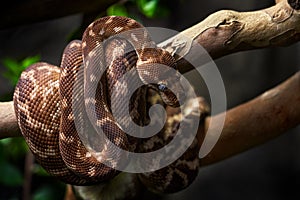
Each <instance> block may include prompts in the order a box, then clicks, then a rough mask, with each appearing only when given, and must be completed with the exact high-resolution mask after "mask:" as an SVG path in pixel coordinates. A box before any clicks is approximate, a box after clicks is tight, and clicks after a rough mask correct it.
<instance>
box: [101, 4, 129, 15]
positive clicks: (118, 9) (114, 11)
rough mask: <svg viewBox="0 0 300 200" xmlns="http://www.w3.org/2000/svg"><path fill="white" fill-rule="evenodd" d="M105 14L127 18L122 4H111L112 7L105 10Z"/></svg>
mask: <svg viewBox="0 0 300 200" xmlns="http://www.w3.org/2000/svg"><path fill="white" fill-rule="evenodd" d="M106 12H107V15H114V16H127V17H128V12H127V9H126V7H125V6H124V5H122V4H113V5H112V6H110V7H108V8H107V10H106Z"/></svg>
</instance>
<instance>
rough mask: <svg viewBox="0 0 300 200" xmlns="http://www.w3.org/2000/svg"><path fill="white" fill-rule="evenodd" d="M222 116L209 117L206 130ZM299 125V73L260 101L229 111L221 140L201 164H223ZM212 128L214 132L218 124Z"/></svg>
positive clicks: (257, 99) (266, 94)
mask: <svg viewBox="0 0 300 200" xmlns="http://www.w3.org/2000/svg"><path fill="white" fill-rule="evenodd" d="M222 114H223V113H222ZM222 114H220V115H222ZM220 115H216V116H212V117H207V118H206V121H205V129H206V130H207V128H208V126H209V122H210V120H211V118H218V117H220ZM299 124H300V72H298V73H296V74H295V75H293V76H292V77H290V78H289V79H288V80H286V81H285V82H283V83H281V84H280V85H278V86H277V87H275V88H273V89H271V90H268V91H266V92H264V93H263V94H262V95H260V96H258V97H257V98H255V99H253V100H251V101H249V102H247V103H245V104H242V105H240V106H237V107H235V108H233V109H231V110H229V111H227V113H226V118H225V125H224V128H223V129H222V134H221V137H220V138H219V140H218V142H217V144H216V145H215V147H214V148H213V150H212V151H211V152H210V153H209V154H208V155H207V156H206V157H204V158H203V159H202V162H201V163H202V165H208V164H212V163H214V162H217V161H221V160H223V159H225V158H227V157H230V156H231V155H235V154H238V153H240V152H243V151H245V150H248V149H250V148H251V147H254V146H257V145H259V144H262V143H264V142H267V141H269V140H270V139H273V138H275V137H277V136H278V135H280V134H282V133H284V132H286V131H287V130H289V129H290V128H293V127H295V126H297V125H299ZM212 126H213V127H212V128H213V129H214V126H215V127H216V126H218V124H212ZM200 134H201V133H200Z"/></svg>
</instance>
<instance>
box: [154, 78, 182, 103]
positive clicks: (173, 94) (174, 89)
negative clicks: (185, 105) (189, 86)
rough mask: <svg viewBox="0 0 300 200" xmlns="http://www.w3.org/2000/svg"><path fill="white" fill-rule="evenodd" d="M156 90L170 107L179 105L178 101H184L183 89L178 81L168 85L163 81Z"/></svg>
mask: <svg viewBox="0 0 300 200" xmlns="http://www.w3.org/2000/svg"><path fill="white" fill-rule="evenodd" d="M157 90H158V91H159V93H160V96H161V98H162V99H163V101H164V102H165V103H166V104H167V105H169V106H172V107H178V106H180V102H184V100H185V98H186V95H185V91H184V89H183V88H182V86H181V84H180V82H177V83H173V84H172V86H170V87H168V86H167V85H166V84H164V83H159V84H158V86H157Z"/></svg>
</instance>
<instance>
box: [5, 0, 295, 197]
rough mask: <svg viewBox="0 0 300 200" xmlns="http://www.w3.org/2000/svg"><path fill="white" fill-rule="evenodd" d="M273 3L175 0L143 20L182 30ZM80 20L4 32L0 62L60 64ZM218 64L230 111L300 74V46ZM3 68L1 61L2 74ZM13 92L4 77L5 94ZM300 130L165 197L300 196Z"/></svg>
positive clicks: (240, 55) (213, 169) (256, 52)
mask: <svg viewBox="0 0 300 200" xmlns="http://www.w3.org/2000/svg"><path fill="white" fill-rule="evenodd" d="M272 4H273V1H271V0H265V1H261V0H247V1H238V0H231V1H228V0H210V1H205V2H203V1H197V0H190V1H187V0H186V1H174V3H173V4H172V5H170V7H171V9H172V13H171V15H170V16H169V17H167V18H164V19H153V20H152V19H151V20H149V19H144V21H143V23H144V25H145V26H160V27H165V28H170V29H174V30H177V31H181V30H184V29H185V28H188V27H190V26H191V25H193V24H195V23H197V22H199V21H201V20H203V19H204V18H205V17H207V16H208V15H209V14H211V13H213V12H215V11H218V10H221V9H233V10H237V11H251V10H257V9H260V8H265V7H268V6H270V5H272ZM32 12H34V11H32ZM81 20H82V15H81V14H77V15H72V16H68V17H64V18H59V19H55V20H50V21H45V22H41V23H35V24H31V25H24V26H19V27H14V28H10V29H5V30H0V45H1V46H0V60H2V59H3V58H5V57H13V58H23V57H27V56H32V55H35V54H40V55H41V57H42V60H43V61H46V62H49V63H52V64H56V65H59V63H60V60H61V55H62V51H63V49H64V47H65V46H66V45H67V37H68V35H70V34H71V32H72V31H74V30H75V29H76V28H77V27H78V26H79V25H80V23H81ZM216 64H217V66H218V68H219V70H220V73H221V75H222V78H223V80H224V84H225V88H226V92H227V103H228V109H229V108H232V107H234V106H236V105H238V104H240V103H243V102H246V101H248V100H250V99H252V98H254V97H255V96H257V95H259V94H261V93H262V92H263V91H265V90H267V89H269V88H271V87H274V86H275V85H277V84H279V83H280V82H282V81H283V80H285V79H287V78H288V77H289V76H291V75H292V74H293V73H295V72H297V71H298V70H299V68H300V45H299V44H294V45H291V46H289V47H284V48H272V49H263V50H253V51H247V52H240V53H236V54H233V55H229V56H226V57H224V58H220V59H218V60H216ZM3 71H4V67H3V66H2V64H0V73H2V72H3ZM12 90H13V88H12V87H11V86H9V84H8V82H7V80H6V79H4V78H2V77H1V76H0V96H1V95H5V94H7V93H9V92H11V91H12ZM299 92H300V91H299ZM274 117H276V116H274ZM299 131H300V127H299V126H298V128H295V129H292V130H290V131H289V132H287V133H286V134H284V135H282V136H280V137H278V138H276V139H274V140H272V141H269V142H268V143H266V144H263V145H261V146H259V147H256V148H253V149H251V150H249V151H247V152H244V153H241V154H239V155H236V156H234V157H232V158H229V159H227V160H224V161H222V162H219V163H216V164H213V165H211V166H207V167H203V168H201V170H200V173H199V176H198V178H197V180H196V181H195V182H194V183H193V184H192V185H191V186H190V187H189V188H188V189H186V190H185V191H183V192H180V193H178V194H174V195H170V196H168V197H166V199H174V200H177V199H209V200H210V199H245V200H246V199H249V200H250V199H251V200H253V199H273V200H276V199H299V198H300V190H299V186H300V181H299V180H298V178H300V159H299V158H298V156H299V152H300V137H299V135H298V134H297V133H299ZM0 191H1V189H0ZM1 192H5V191H1Z"/></svg>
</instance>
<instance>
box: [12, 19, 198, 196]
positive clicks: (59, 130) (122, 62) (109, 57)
mask: <svg viewBox="0 0 300 200" xmlns="http://www.w3.org/2000/svg"><path fill="white" fill-rule="evenodd" d="M128 30H138V31H136V32H129V33H130V34H128V35H126V37H123V38H122V37H120V38H118V37H116V38H113V39H112V40H111V41H109V42H106V43H104V41H105V40H106V39H109V38H110V37H111V36H114V35H117V34H119V33H126V31H128ZM141 41H142V42H141ZM126 49H133V50H134V51H129V52H128V51H127V52H126ZM104 58H105V59H104ZM105 63H106V64H105ZM157 63H159V64H162V65H167V66H169V67H170V68H173V69H175V68H176V64H175V60H174V58H173V57H172V56H171V55H170V54H169V53H168V52H167V51H164V50H162V49H158V48H156V46H155V44H154V43H153V42H152V41H151V39H150V37H149V35H148V33H147V31H146V30H145V29H143V27H142V26H141V25H140V24H139V23H137V22H136V21H134V20H132V19H129V18H125V17H104V18H101V19H98V20H96V21H95V22H93V23H92V24H91V25H90V26H89V27H88V28H87V29H86V30H85V32H84V35H83V39H82V41H72V42H71V43H70V44H69V45H68V46H67V47H66V48H65V51H64V53H63V57H62V62H61V68H58V67H56V66H53V65H50V64H48V63H36V64H34V65H32V66H30V67H29V68H27V69H26V70H25V71H24V72H23V73H22V75H21V77H20V79H19V82H18V84H17V86H16V89H15V93H14V104H15V112H16V116H17V119H18V123H19V126H20V129H21V131H22V134H23V135H24V138H25V139H26V142H27V143H28V146H29V148H30V149H31V151H32V152H33V154H34V155H35V157H36V159H37V161H38V162H39V163H40V164H41V165H42V166H43V167H44V168H45V169H46V170H47V171H48V172H49V173H50V174H51V175H53V176H56V177H58V178H59V179H60V180H62V181H64V182H66V183H70V184H73V185H91V184H96V183H99V182H105V181H107V180H109V179H112V178H113V177H114V176H116V175H117V174H118V173H119V171H118V170H116V169H114V168H111V167H109V166H107V165H105V164H103V163H102V162H101V161H103V160H106V161H107V162H110V164H111V166H114V165H118V160H119V159H121V158H122V157H123V156H124V155H123V154H121V153H120V152H118V151H115V150H111V149H109V148H107V146H105V143H104V146H101V145H100V147H97V148H98V149H99V154H93V153H91V152H90V151H89V150H88V149H87V148H86V147H85V146H84V145H83V143H82V141H81V138H80V137H79V135H78V127H76V121H77V122H79V123H85V125H84V127H88V130H91V128H92V129H93V128H94V129H97V128H99V129H102V130H103V131H104V133H105V134H106V136H107V138H108V139H109V140H110V141H111V142H112V143H113V144H114V145H117V146H118V147H120V148H122V149H124V150H127V151H136V152H147V151H151V150H153V149H158V148H160V147H161V146H162V145H164V144H165V143H168V142H169V141H170V140H171V139H172V137H173V134H174V132H176V131H175V130H176V128H177V127H178V124H179V123H180V122H179V119H178V116H177V114H176V116H175V115H173V116H171V117H168V120H167V122H166V124H165V125H164V128H163V129H162V130H161V131H160V134H157V135H156V136H153V137H151V138H150V139H144V140H141V141H137V140H136V139H134V138H133V137H129V136H127V135H126V133H124V132H123V131H122V129H121V128H120V127H119V126H118V125H117V124H116V123H115V121H114V117H113V115H112V113H111V108H110V106H111V105H110V97H111V96H112V93H111V89H112V88H113V86H114V85H115V84H116V80H117V79H118V78H120V77H121V76H122V75H123V74H124V73H126V72H127V71H129V70H130V69H132V68H135V69H136V70H137V73H138V75H139V77H140V80H137V81H142V82H143V83H144V84H148V83H149V80H151V79H153V77H154V79H155V78H157V77H158V78H159V76H161V74H166V73H168V71H163V72H161V71H160V72H158V71H157V70H154V68H153V67H152V66H153V65H154V64H157ZM99 65H100V66H99ZM101 65H105V66H108V67H107V69H106V71H105V74H104V75H103V76H102V74H101V73H102V72H101V70H100V69H101V67H102V66H101ZM97 77H101V80H100V82H98V81H97V80H98V79H97ZM173 79H174V81H173V83H174V84H177V82H178V77H176V76H174V77H173ZM74 87H76V88H77V90H74ZM153 87H154V88H155V89H156V91H158V92H159V94H160V97H161V98H162V99H163V100H164V102H165V103H166V104H167V105H172V106H174V105H178V101H177V99H176V94H173V93H172V92H170V91H169V90H168V89H167V88H166V85H164V83H162V84H156V85H152V88H153ZM150 90H151V89H149V88H147V87H144V86H143V87H141V88H139V89H138V90H137V91H136V92H135V95H134V97H133V98H132V99H131V103H130V108H131V111H130V116H128V117H132V119H133V121H135V122H136V123H137V124H139V125H143V124H145V123H147V120H149V119H148V118H147V107H148V106H147V105H148V104H149V101H148V100H147V98H148V99H149V97H148V94H149V91H150ZM119 92H122V90H120V91H119ZM152 92H153V90H152ZM74 99H76V100H77V101H76V102H77V103H78V105H76V106H77V107H76V108H78V109H77V111H76V112H77V113H74V106H75V105H74V104H76V102H74ZM119 104H120V105H119V106H120V107H122V104H123V103H122V102H120V103H119ZM94 108H95V110H96V116H95V117H96V124H93V123H92V122H83V119H86V118H87V119H89V118H90V116H89V113H91V112H93V111H94V110H93V109H94ZM85 109H86V110H85ZM193 112H200V111H199V110H195V109H194V108H192V112H190V113H192V114H189V115H193ZM94 113H95V112H94ZM189 115H187V116H186V118H188V117H189ZM93 133H95V131H91V133H89V134H93ZM198 143H199V142H198V141H197V139H195V141H194V142H193V143H192V145H191V146H190V148H189V149H188V151H186V153H184V154H183V155H182V156H181V157H180V158H179V159H178V160H176V161H175V162H174V163H172V164H171V165H169V166H167V167H164V168H162V169H160V170H157V171H154V172H148V173H145V174H140V175H139V177H140V180H141V181H142V182H143V183H144V184H145V185H146V186H147V187H148V188H149V189H150V190H153V191H156V192H175V191H178V190H181V189H183V188H185V187H187V186H188V185H189V184H190V183H191V182H192V181H193V180H194V178H195V177H196V175H197V171H198V167H199V158H198V151H199V146H198ZM156 145H157V146H156ZM112 157H113V159H111V158H112Z"/></svg>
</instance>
